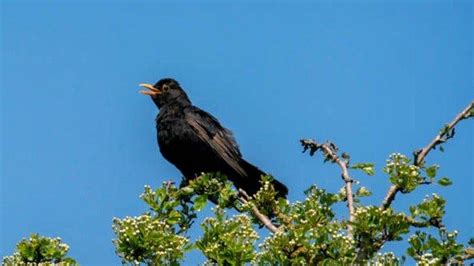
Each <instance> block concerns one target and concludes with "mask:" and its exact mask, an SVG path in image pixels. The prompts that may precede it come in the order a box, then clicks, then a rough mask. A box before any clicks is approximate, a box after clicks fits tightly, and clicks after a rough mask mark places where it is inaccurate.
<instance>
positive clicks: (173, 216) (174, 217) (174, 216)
mask: <svg viewBox="0 0 474 266" xmlns="http://www.w3.org/2000/svg"><path fill="white" fill-rule="evenodd" d="M179 220H181V213H179V212H178V211H176V210H173V211H171V212H170V213H169V214H168V217H167V219H166V221H167V222H168V223H169V224H176V223H178V222H179Z"/></svg>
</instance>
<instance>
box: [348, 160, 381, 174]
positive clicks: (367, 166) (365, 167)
mask: <svg viewBox="0 0 474 266" xmlns="http://www.w3.org/2000/svg"><path fill="white" fill-rule="evenodd" d="M350 168H352V169H360V170H362V171H364V173H366V174H367V175H370V176H373V175H375V170H374V164H373V163H356V164H353V165H351V167H350Z"/></svg>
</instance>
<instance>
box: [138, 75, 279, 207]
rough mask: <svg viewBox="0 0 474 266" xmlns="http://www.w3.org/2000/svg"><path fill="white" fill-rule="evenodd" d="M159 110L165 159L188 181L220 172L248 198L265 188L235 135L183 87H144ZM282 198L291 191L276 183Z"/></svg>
mask: <svg viewBox="0 0 474 266" xmlns="http://www.w3.org/2000/svg"><path fill="white" fill-rule="evenodd" d="M140 86H141V87H144V88H146V89H147V90H142V91H140V93H142V94H145V95H149V96H150V97H151V99H152V100H153V102H154V103H155V105H156V106H157V107H158V109H159V113H158V115H157V117H156V130H157V138H158V146H159V149H160V152H161V154H162V155H163V157H164V158H165V159H166V160H168V161H169V162H170V163H171V164H173V165H174V166H176V168H178V170H179V171H181V173H182V174H183V176H184V178H185V180H191V179H194V178H196V177H197V176H199V175H200V174H201V173H215V172H220V173H221V174H224V175H225V176H227V177H228V178H229V179H230V180H231V181H232V182H233V184H234V185H235V186H236V187H237V188H240V189H243V190H244V191H245V192H246V193H247V194H248V195H254V194H255V193H257V191H258V190H259V189H260V187H261V183H260V179H261V176H262V175H266V174H265V173H264V172H262V171H261V170H260V169H258V168H257V167H256V166H254V165H252V164H251V163H249V162H247V161H246V160H244V159H243V158H242V154H241V153H240V150H239V146H238V145H237V142H236V141H235V139H234V136H233V134H232V132H231V131H230V130H228V129H226V128H224V127H223V126H222V125H221V124H220V123H219V121H218V120H217V119H216V118H215V117H214V116H212V115H211V114H209V113H208V112H206V111H204V110H202V109H200V108H198V107H196V106H194V105H192V103H191V101H190V100H189V97H188V96H187V94H186V92H185V91H184V90H183V88H181V86H180V85H179V83H178V82H177V81H176V80H174V79H171V78H165V79H161V80H160V81H158V82H157V83H156V84H155V85H151V84H140ZM272 185H273V187H274V188H275V190H276V192H277V193H278V194H277V195H278V196H279V197H283V198H286V196H287V194H288V188H287V187H286V186H285V185H284V184H282V183H281V182H279V181H277V180H275V179H273V180H272Z"/></svg>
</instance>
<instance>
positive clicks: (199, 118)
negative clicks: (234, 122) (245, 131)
mask: <svg viewBox="0 0 474 266" xmlns="http://www.w3.org/2000/svg"><path fill="white" fill-rule="evenodd" d="M185 119H186V122H187V123H188V124H189V125H190V126H191V128H192V129H193V130H194V132H195V133H196V135H197V136H198V138H199V139H200V140H202V141H203V142H204V143H205V144H206V145H208V146H209V147H210V148H211V150H212V151H213V152H214V153H215V154H216V156H217V157H219V158H221V159H222V160H223V161H224V162H225V163H226V164H227V165H228V166H229V167H231V168H232V169H233V170H235V171H236V172H237V173H239V174H240V175H241V176H246V172H245V170H244V169H243V168H242V166H241V165H240V161H241V158H242V155H241V153H240V150H239V146H238V145H237V142H236V141H235V139H234V136H233V135H232V132H231V131H230V130H228V129H226V128H224V127H222V126H221V124H220V123H219V121H217V119H216V118H215V117H213V116H212V115H211V114H209V113H207V112H205V111H203V110H201V109H199V108H197V107H194V106H193V107H191V108H190V109H189V110H187V112H185Z"/></svg>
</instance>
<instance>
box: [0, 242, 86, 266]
mask: <svg viewBox="0 0 474 266" xmlns="http://www.w3.org/2000/svg"><path fill="white" fill-rule="evenodd" d="M68 251H69V246H68V245H67V244H65V243H63V242H62V241H61V238H59V237H56V238H50V237H43V236H40V235H38V234H31V236H30V238H29V239H23V240H21V241H20V242H19V243H18V244H17V245H16V250H15V252H14V253H13V255H11V256H7V257H4V258H3V263H2V265H5V266H16V265H44V266H47V265H65V266H66V265H67V266H70V265H78V264H77V263H76V261H75V260H74V259H72V258H70V257H67V252H68Z"/></svg>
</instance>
